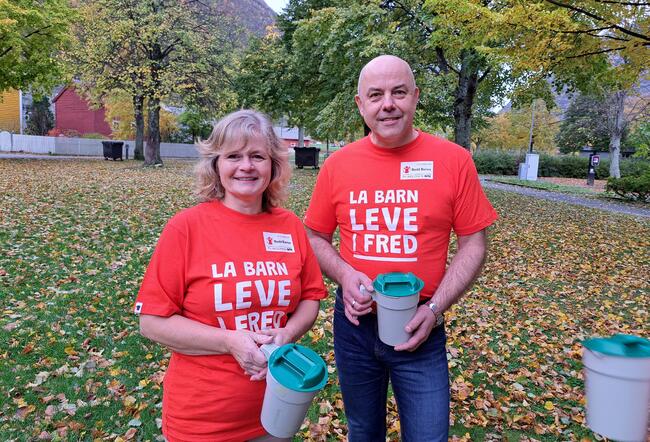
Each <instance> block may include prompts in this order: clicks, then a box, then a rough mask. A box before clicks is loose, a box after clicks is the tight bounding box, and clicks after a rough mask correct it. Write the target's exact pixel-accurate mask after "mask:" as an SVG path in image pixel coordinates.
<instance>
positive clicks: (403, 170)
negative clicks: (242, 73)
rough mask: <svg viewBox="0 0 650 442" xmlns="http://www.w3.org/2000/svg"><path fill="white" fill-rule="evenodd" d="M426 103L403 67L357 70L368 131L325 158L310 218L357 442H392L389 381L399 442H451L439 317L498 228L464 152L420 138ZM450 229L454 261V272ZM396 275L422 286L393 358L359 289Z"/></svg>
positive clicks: (388, 59)
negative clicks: (419, 111) (417, 119)
mask: <svg viewBox="0 0 650 442" xmlns="http://www.w3.org/2000/svg"><path fill="white" fill-rule="evenodd" d="M419 94H420V91H419V89H418V88H417V86H416V85H415V79H414V77H413V72H412V70H411V68H410V66H409V65H408V64H407V63H406V62H405V61H404V60H402V59H400V58H398V57H395V56H392V55H382V56H380V57H377V58H375V59H373V60H371V61H370V62H369V63H368V64H367V65H366V66H365V67H364V68H363V69H362V70H361V73H360V75H359V85H358V94H357V95H356V96H355V97H354V100H355V102H356V104H357V107H358V108H359V113H360V114H361V116H362V117H363V119H364V121H365V122H366V124H367V125H368V127H369V128H370V130H371V132H370V134H369V135H368V136H367V137H365V138H362V139H361V140H358V141H356V142H354V143H351V144H348V145H347V146H346V147H345V148H343V149H341V150H339V151H337V152H335V153H334V154H333V155H331V156H330V157H329V158H328V159H327V161H326V162H325V163H324V165H323V168H322V169H321V171H320V173H319V175H318V179H317V182H316V186H315V188H314V193H313V196H312V200H311V202H310V205H309V208H308V209H307V214H306V215H305V224H306V226H307V232H308V235H309V239H310V241H311V244H312V247H313V249H314V252H315V253H316V256H317V258H318V261H319V263H320V266H321V269H322V270H323V272H324V273H325V274H327V275H328V276H329V277H330V278H331V279H333V280H334V281H336V282H337V283H338V284H339V287H338V289H337V292H336V302H335V309H334V353H335V358H336V365H337V369H338V374H339V384H340V386H341V391H342V393H343V402H344V405H345V413H346V417H347V420H348V438H349V440H350V441H351V442H355V441H372V442H375V441H383V440H385V436H386V399H387V389H388V383H389V382H390V383H391V384H392V387H393V392H394V394H395V399H396V401H397V407H398V411H399V417H400V428H401V433H402V440H403V441H406V442H409V441H427V442H428V441H447V437H448V430H449V372H448V368H447V357H446V349H445V345H446V335H445V327H444V316H443V315H444V312H445V311H446V310H447V309H449V308H450V307H451V306H452V305H453V304H454V303H455V302H457V301H458V299H460V297H461V295H462V294H463V293H464V292H465V291H466V290H467V289H468V288H469V286H470V285H471V284H472V282H473V281H474V279H475V278H476V276H477V275H478V274H479V272H480V270H481V267H482V264H483V261H484V259H485V256H486V251H487V239H486V229H487V227H488V226H489V225H491V224H492V223H493V222H494V221H495V220H496V218H497V214H496V212H495V211H494V209H493V208H492V206H491V205H490V202H489V201H488V200H487V198H486V197H485V194H484V193H483V190H482V188H481V185H480V183H479V180H478V175H477V173H476V168H475V167H474V163H473V161H472V158H471V156H470V154H469V152H468V151H467V150H465V149H463V148H462V147H460V146H458V145H456V144H454V143H451V142H449V141H447V140H444V139H441V138H437V137H434V136H432V135H429V134H427V133H424V132H422V131H418V130H416V129H415V128H414V127H413V117H414V114H415V108H416V106H417V103H418V98H419ZM337 227H338V228H339V233H340V248H339V249H340V250H337V249H336V248H334V246H333V245H332V237H333V234H334V231H335V230H336V228H337ZM452 230H453V231H454V234H455V235H456V237H457V243H458V251H457V252H456V254H455V255H454V257H453V259H452V260H451V262H450V264H449V266H448V267H447V266H446V262H447V251H448V248H449V240H450V235H451V231H452ZM389 272H405V273H406V272H413V273H415V275H417V276H418V277H419V278H420V279H422V280H423V281H424V289H423V290H422V291H421V292H420V306H419V307H418V309H417V311H416V313H415V316H414V317H413V319H412V320H411V321H410V322H409V323H408V324H407V325H406V327H405V330H406V331H407V332H408V333H412V336H411V338H410V339H409V340H408V341H407V342H405V343H404V344H401V345H397V346H395V347H392V346H389V345H386V344H384V343H383V342H381V341H380V340H379V337H378V334H377V317H376V314H375V313H374V311H375V310H374V308H373V305H372V299H371V298H370V296H369V295H368V294H367V293H365V292H364V291H361V290H360V287H361V286H363V287H364V288H365V291H368V292H371V291H373V286H372V281H373V279H374V278H375V277H376V276H377V275H378V274H380V273H389Z"/></svg>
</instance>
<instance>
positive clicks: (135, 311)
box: [133, 302, 142, 315]
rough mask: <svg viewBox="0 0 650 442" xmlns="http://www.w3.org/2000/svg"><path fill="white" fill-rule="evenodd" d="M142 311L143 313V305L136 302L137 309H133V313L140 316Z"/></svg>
mask: <svg viewBox="0 0 650 442" xmlns="http://www.w3.org/2000/svg"><path fill="white" fill-rule="evenodd" d="M141 311H142V303H141V302H136V303H135V308H134V309H133V313H135V314H136V315H139V314H140V312H141Z"/></svg>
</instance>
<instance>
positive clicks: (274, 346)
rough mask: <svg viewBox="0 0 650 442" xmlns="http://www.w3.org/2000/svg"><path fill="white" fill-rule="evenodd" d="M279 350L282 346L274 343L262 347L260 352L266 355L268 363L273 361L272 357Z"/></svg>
mask: <svg viewBox="0 0 650 442" xmlns="http://www.w3.org/2000/svg"><path fill="white" fill-rule="evenodd" d="M278 348H280V346H279V345H277V344H274V343H270V344H262V345H260V351H261V352H262V353H263V354H264V357H265V358H266V360H267V361H268V360H269V359H271V355H272V354H273V352H274V351H276V350H277V349H278Z"/></svg>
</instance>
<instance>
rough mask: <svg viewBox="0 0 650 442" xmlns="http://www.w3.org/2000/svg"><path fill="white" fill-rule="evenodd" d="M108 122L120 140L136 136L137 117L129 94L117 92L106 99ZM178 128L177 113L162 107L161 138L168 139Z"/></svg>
mask: <svg viewBox="0 0 650 442" xmlns="http://www.w3.org/2000/svg"><path fill="white" fill-rule="evenodd" d="M104 107H105V108H106V122H107V123H108V124H109V125H110V126H111V129H112V136H113V138H115V139H120V140H132V139H134V138H135V117H134V109H133V101H132V100H131V97H129V96H128V95H127V94H122V93H116V94H113V95H111V96H110V97H108V98H107V99H105V100H104ZM147 114H148V112H147V102H146V100H145V104H144V121H145V128H144V131H145V137H146V136H147V134H148V129H147V123H146V122H147ZM176 130H178V121H177V118H176V115H174V114H172V113H171V112H168V111H166V110H165V109H160V139H161V140H162V141H166V140H168V139H169V137H170V136H171V134H172V133H173V132H175V131H176Z"/></svg>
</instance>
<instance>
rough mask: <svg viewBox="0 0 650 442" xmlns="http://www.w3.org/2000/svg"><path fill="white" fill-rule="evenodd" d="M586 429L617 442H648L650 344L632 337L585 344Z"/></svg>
mask: <svg viewBox="0 0 650 442" xmlns="http://www.w3.org/2000/svg"><path fill="white" fill-rule="evenodd" d="M583 346H584V352H583V355H582V361H583V364H584V366H585V370H584V377H585V389H586V394H587V426H588V427H589V428H591V429H592V430H593V431H594V432H596V433H598V434H600V435H602V436H605V437H608V438H610V439H614V440H617V441H630V442H641V441H646V440H647V435H648V409H649V407H650V340H648V339H644V338H641V337H638V336H632V335H622V334H618V335H614V336H612V337H610V338H593V339H588V340H587V341H585V342H583Z"/></svg>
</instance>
